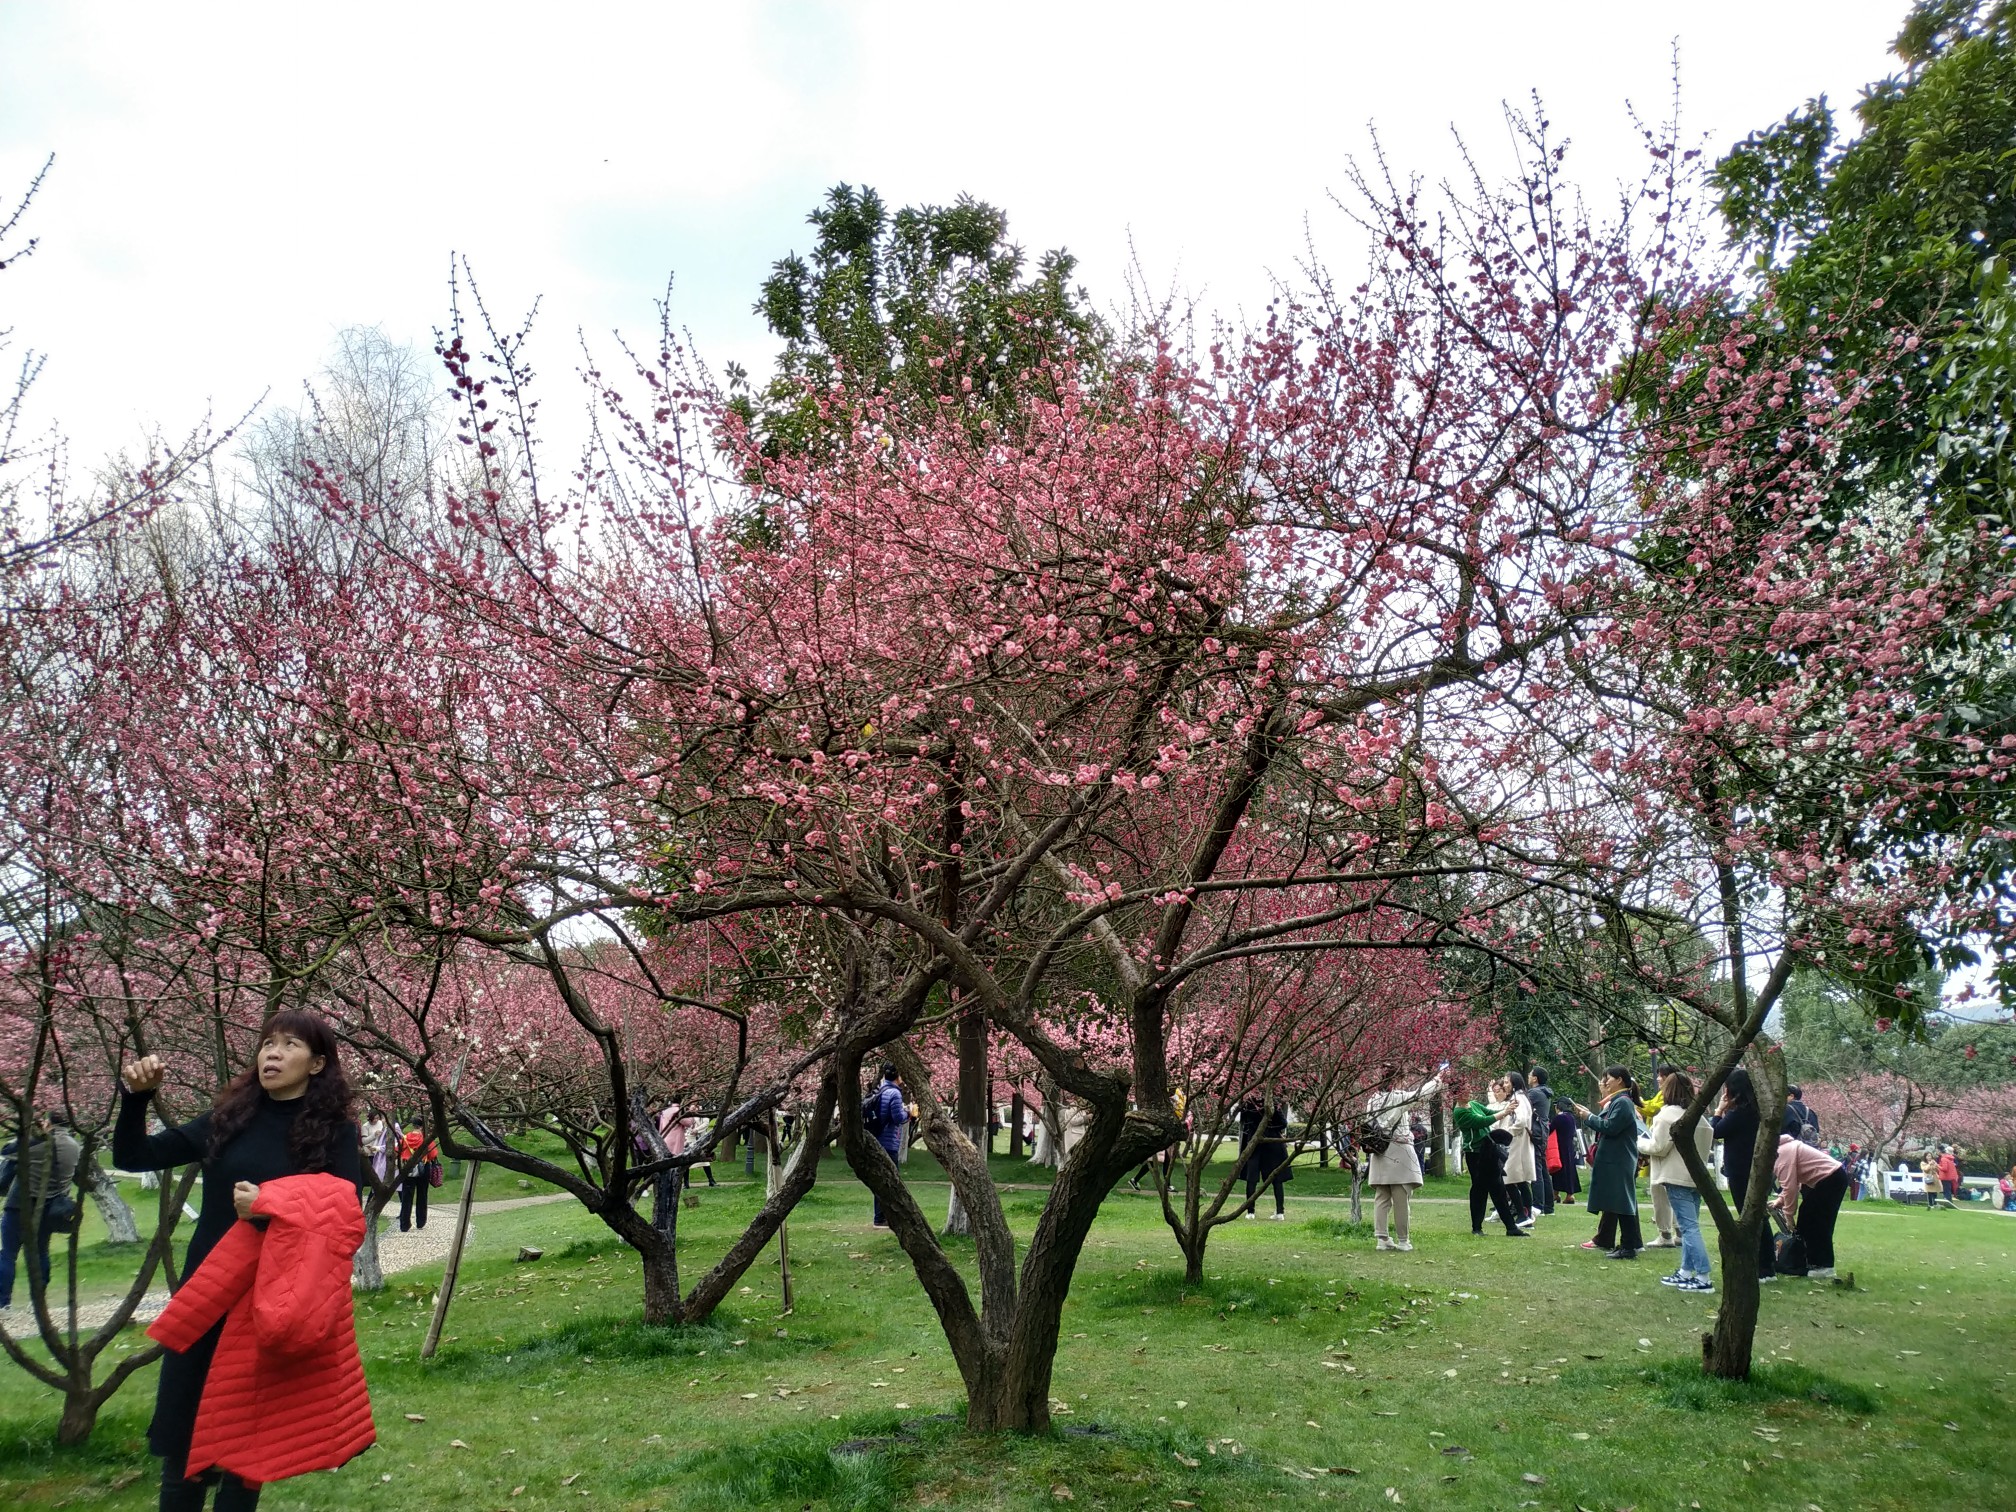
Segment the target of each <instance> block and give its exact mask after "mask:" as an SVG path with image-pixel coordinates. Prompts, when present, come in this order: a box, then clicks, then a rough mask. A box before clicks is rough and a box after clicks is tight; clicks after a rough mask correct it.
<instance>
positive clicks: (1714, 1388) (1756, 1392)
mask: <svg viewBox="0 0 2016 1512" xmlns="http://www.w3.org/2000/svg"><path fill="white" fill-rule="evenodd" d="M1567 1377H1568V1378H1569V1379H1571V1380H1577V1379H1579V1380H1582V1381H1600V1382H1601V1383H1602V1384H1606V1385H1608V1384H1618V1385H1628V1383H1630V1382H1633V1381H1635V1382H1637V1383H1639V1384H1640V1385H1643V1386H1647V1387H1650V1388H1651V1389H1652V1390H1653V1391H1654V1392H1655V1393H1656V1394H1657V1396H1658V1398H1659V1400H1660V1401H1661V1402H1663V1403H1664V1404H1665V1405H1666V1406H1668V1407H1677V1408H1679V1409H1681V1410H1682V1411H1685V1412H1726V1411H1728V1410H1730V1409H1731V1408H1757V1407H1772V1406H1777V1405H1780V1404H1784V1403H1791V1404H1795V1405H1799V1406H1810V1407H1833V1408H1838V1409H1839V1410H1841V1411H1843V1412H1853V1413H1872V1412H1875V1411H1876V1410H1877V1409H1878V1407H1879V1405H1880V1404H1879V1403H1878V1401H1877V1399H1876V1395H1875V1393H1874V1392H1872V1391H1869V1390H1868V1389H1866V1388H1864V1387H1861V1386H1857V1385H1855V1384H1854V1383H1853V1382H1852V1381H1843V1380H1841V1379H1840V1378H1839V1377H1836V1376H1830V1375H1823V1374H1822V1373H1821V1372H1820V1371H1817V1370H1809V1369H1808V1368H1807V1367H1806V1366H1804V1365H1792V1364H1787V1363H1785V1362H1782V1361H1773V1362H1769V1363H1765V1364H1760V1365H1756V1366H1753V1367H1752V1368H1751V1371H1750V1379H1749V1380H1747V1381H1730V1380H1724V1379H1723V1378H1722V1377H1720V1376H1711V1375H1709V1374H1708V1373H1707V1372H1706V1371H1704V1370H1702V1368H1701V1366H1700V1365H1699V1364H1698V1363H1696V1362H1694V1361H1692V1360H1668V1361H1664V1362H1662V1363H1659V1364H1655V1365H1643V1366H1639V1367H1637V1368H1635V1369H1633V1368H1630V1367H1618V1368H1616V1369H1613V1370H1609V1371H1601V1370H1578V1371H1571V1372H1567Z"/></svg>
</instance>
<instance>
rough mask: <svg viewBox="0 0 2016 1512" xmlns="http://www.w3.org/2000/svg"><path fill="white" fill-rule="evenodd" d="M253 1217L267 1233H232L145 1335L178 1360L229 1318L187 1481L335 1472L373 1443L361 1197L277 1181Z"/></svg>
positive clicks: (310, 1179)
mask: <svg viewBox="0 0 2016 1512" xmlns="http://www.w3.org/2000/svg"><path fill="white" fill-rule="evenodd" d="M252 1211H253V1212H254V1213H256V1214H258V1215H259V1216H260V1217H262V1218H265V1219H267V1220H268V1223H267V1226H266V1227H265V1228H264V1229H261V1228H259V1227H258V1226H257V1225H255V1224H251V1223H247V1222H244V1221H242V1220H241V1221H240V1222H238V1223H235V1224H233V1225H232V1226H231V1228H230V1230H229V1231H228V1232H226V1234H225V1235H224V1237H223V1238H222V1239H220V1240H218V1241H217V1247H216V1248H215V1249H213V1250H212V1251H210V1254H209V1255H208V1257H206V1258H205V1260H204V1261H203V1263H202V1264H201V1265H199V1266H198V1267H197V1268H196V1273H195V1274H194V1275H193V1276H190V1277H189V1278H188V1280H186V1281H185V1282H184V1283H183V1284H182V1289H181V1290H180V1291H178V1292H176V1293H175V1296H174V1298H173V1299H172V1300H171V1301H170V1302H169V1303H168V1306H167V1307H166V1308H165V1309H164V1310H163V1311H162V1313H161V1316H160V1317H158V1318H156V1319H155V1320H154V1324H153V1326H152V1327H151V1328H149V1329H148V1330H147V1336H148V1337H149V1338H151V1339H157V1340H159V1341H160V1342H161V1343H163V1344H165V1345H167V1346H168V1348H170V1349H175V1350H183V1349H187V1348H189V1346H190V1345H192V1344H194V1343H195V1342H196V1341H197V1340H198V1339H200V1338H202V1337H203V1335H204V1333H205V1332H207V1331H208V1330H209V1329H210V1327H211V1326H212V1325H213V1324H215V1323H216V1321H217V1320H218V1319H219V1318H220V1317H221V1318H223V1319H224V1333H223V1336H222V1337H221V1338H220V1339H219V1340H218V1342H217V1354H216V1356H215V1358H214V1359H212V1360H211V1362H210V1374H209V1378H208V1381H207V1382H206V1384H205V1385H204V1387H203V1400H202V1402H201V1404H200V1405H199V1406H198V1408H197V1412H196V1432H195V1435H194V1437H193V1438H192V1439H191V1440H190V1444H189V1474H190V1475H191V1476H192V1477H193V1476H196V1475H199V1474H201V1473H202V1472H203V1471H205V1470H207V1469H209V1468H210V1467H211V1466H213V1465H214V1466H216V1467H218V1468H219V1469H222V1470H229V1471H230V1472H231V1473H232V1474H234V1475H236V1476H237V1477H238V1478H239V1479H240V1480H243V1481H247V1482H250V1483H253V1484H259V1483H263V1482H265V1481H275V1480H281V1479H283V1478H284V1477H286V1476H290V1475H300V1474H302V1473H303V1472H304V1471H308V1470H328V1469H333V1468H334V1467H335V1466H337V1465H341V1464H343V1463H345V1462H346V1461H348V1460H349V1459H351V1458H352V1457H354V1456H355V1455H358V1454H361V1453H362V1452H363V1451H364V1450H366V1449H368V1448H370V1446H371V1444H372V1442H373V1440H375V1439H376V1438H377V1432H376V1430H375V1429H373V1427H372V1426H371V1398H370V1396H369V1395H368V1394H367V1393H366V1391H365V1389H364V1364H363V1361H362V1360H361V1359H359V1357H358V1354H357V1322H356V1315H355V1313H354V1312H353V1311H352V1307H351V1299H350V1261H351V1257H352V1256H354V1255H355V1254H356V1253H357V1246H358V1245H360V1244H361V1243H363V1242H364V1213H363V1210H362V1209H361V1208H360V1207H359V1206H358V1202H357V1189H356V1188H355V1187H353V1186H352V1185H351V1184H350V1183H349V1182H347V1181H345V1180H343V1179H342V1178H341V1177H338V1176H330V1175H327V1174H318V1175H312V1176H281V1177H278V1178H276V1179H274V1180H272V1181H268V1182H263V1183H261V1184H260V1187H259V1199H258V1201H257V1202H255V1203H253V1205H252Z"/></svg>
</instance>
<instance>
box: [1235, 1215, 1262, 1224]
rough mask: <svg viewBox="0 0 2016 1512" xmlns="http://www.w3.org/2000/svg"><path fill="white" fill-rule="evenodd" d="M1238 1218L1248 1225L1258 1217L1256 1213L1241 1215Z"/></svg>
mask: <svg viewBox="0 0 2016 1512" xmlns="http://www.w3.org/2000/svg"><path fill="white" fill-rule="evenodd" d="M1239 1216H1240V1217H1242V1218H1244V1219H1245V1220H1246V1221H1247V1222H1248V1223H1251V1222H1252V1221H1253V1220H1254V1219H1255V1218H1258V1217H1259V1216H1260V1215H1259V1214H1258V1213H1241V1214H1240V1215H1239Z"/></svg>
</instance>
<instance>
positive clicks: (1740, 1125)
mask: <svg viewBox="0 0 2016 1512" xmlns="http://www.w3.org/2000/svg"><path fill="white" fill-rule="evenodd" d="M1711 1122H1712V1124H1713V1125H1714V1128H1715V1137H1716V1138H1717V1139H1719V1140H1721V1141H1722V1174H1723V1175H1724V1176H1726V1177H1728V1178H1729V1190H1730V1192H1731V1193H1732V1194H1733V1195H1734V1196H1735V1198H1736V1200H1737V1202H1738V1203H1741V1202H1742V1200H1743V1194H1744V1193H1745V1192H1746V1191H1748V1190H1749V1188H1750V1163H1751V1160H1752V1159H1753V1158H1754V1157H1755V1155H1756V1153H1757V1105H1756V1104H1755V1103H1738V1104H1737V1105H1736V1106H1735V1107H1733V1108H1731V1109H1730V1110H1729V1111H1728V1112H1727V1113H1724V1114H1723V1115H1722V1116H1721V1117H1720V1118H1717V1119H1712V1120H1711Z"/></svg>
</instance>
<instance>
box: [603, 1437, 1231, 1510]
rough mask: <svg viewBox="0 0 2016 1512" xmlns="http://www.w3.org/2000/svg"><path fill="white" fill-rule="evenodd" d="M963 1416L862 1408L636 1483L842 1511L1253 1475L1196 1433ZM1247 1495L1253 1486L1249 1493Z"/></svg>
mask: <svg viewBox="0 0 2016 1512" xmlns="http://www.w3.org/2000/svg"><path fill="white" fill-rule="evenodd" d="M963 1422H964V1419H963V1417H962V1416H959V1415H956V1414H942V1415H936V1416H931V1417H922V1418H917V1417H912V1418H903V1417H899V1416H897V1415H895V1414H892V1413H886V1412H883V1413H870V1414H861V1415H858V1416H854V1417H850V1418H849V1419H847V1420H846V1421H845V1422H842V1423H830V1424H828V1425H827V1426H826V1428H825V1430H823V1431H822V1430H819V1429H803V1430H794V1431H789V1432H783V1433H771V1434H764V1435H762V1436H760V1437H752V1438H750V1439H749V1440H747V1441H744V1442H738V1443H733V1444H725V1445H719V1446H715V1447H712V1448H708V1449H701V1450H696V1451H694V1452H692V1453H690V1454H684V1455H680V1456H678V1457H676V1458H673V1459H670V1460H663V1461H658V1462H656V1463H640V1464H638V1465H637V1466H635V1467H634V1468H633V1470H632V1472H631V1474H630V1476H629V1477H628V1479H629V1482H630V1485H631V1487H632V1488H633V1489H636V1490H640V1491H641V1490H649V1489H653V1488H655V1487H659V1486H663V1487H665V1488H667V1489H673V1488H676V1490H677V1494H678V1495H679V1496H680V1498H681V1502H680V1505H682V1506H688V1507H696V1508H697V1507H709V1508H712V1507H722V1508H731V1507H732V1508H758V1507H761V1508H769V1507H779V1508H784V1507H788V1508H791V1509H794V1512H795V1509H798V1508H802V1507H807V1506H811V1507H818V1508H836V1509H846V1512H885V1509H894V1508H898V1507H909V1506H917V1505H920V1504H937V1503H950V1504H957V1505H965V1504H967V1502H968V1500H969V1499H971V1498H972V1497H974V1496H975V1495H982V1496H984V1497H985V1498H986V1499H987V1501H988V1504H989V1505H993V1504H996V1503H998V1502H1000V1501H1002V1500H1003V1499H1010V1500H1012V1499H1013V1495H1014V1493H1015V1492H1016V1491H1017V1490H1023V1491H1026V1492H1027V1493H1028V1495H1029V1496H1030V1497H1032V1498H1034V1499H1040V1500H1046V1501H1047V1500H1051V1499H1059V1500H1061V1499H1062V1498H1057V1497H1056V1496H1055V1488H1056V1487H1057V1486H1060V1485H1061V1486H1066V1487H1075V1488H1076V1489H1075V1493H1074V1499H1075V1500H1081V1501H1095V1502H1096V1504H1099V1505H1104V1506H1109V1507H1122V1506H1130V1507H1131V1506H1144V1507H1146V1506H1153V1507H1166V1506H1168V1505H1169V1503H1170V1502H1171V1501H1172V1500H1180V1499H1186V1494H1187V1496H1188V1497H1191V1498H1194V1495H1195V1493H1196V1492H1197V1491H1198V1489H1199V1488H1200V1486H1202V1485H1204V1484H1207V1483H1214V1482H1215V1483H1218V1484H1219V1485H1220V1486H1221V1487H1222V1484H1223V1482H1224V1481H1225V1480H1226V1478H1228V1477H1233V1476H1241V1477H1243V1476H1247V1475H1253V1474H1257V1473H1258V1472H1259V1471H1260V1466H1259V1465H1258V1464H1257V1463H1256V1462H1255V1456H1252V1455H1250V1454H1247V1455H1239V1456H1234V1455H1230V1454H1213V1453H1212V1452H1211V1451H1210V1449H1208V1448H1207V1447H1206V1443H1205V1440H1204V1439H1203V1438H1201V1437H1199V1436H1198V1435H1196V1434H1193V1433H1189V1432H1184V1431H1178V1430H1173V1429H1168V1428H1162V1427H1154V1428H1137V1427H1105V1426H1100V1425H1090V1424H1073V1425H1071V1426H1069V1427H1064V1428H1058V1429H1055V1430H1053V1431H1051V1432H1049V1433H1039V1434H1015V1433H1002V1434H988V1435H984V1436H979V1435H972V1434H968V1433H966V1432H965V1431H964V1429H963V1427H962V1426H961V1425H962V1424H963ZM1253 1494H1257V1493H1253Z"/></svg>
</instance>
